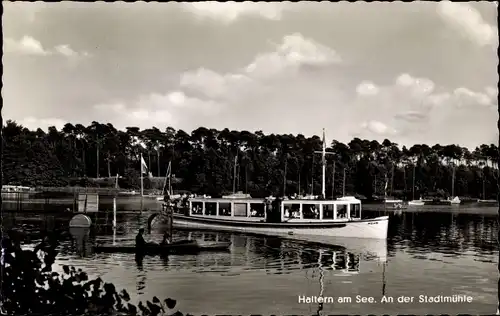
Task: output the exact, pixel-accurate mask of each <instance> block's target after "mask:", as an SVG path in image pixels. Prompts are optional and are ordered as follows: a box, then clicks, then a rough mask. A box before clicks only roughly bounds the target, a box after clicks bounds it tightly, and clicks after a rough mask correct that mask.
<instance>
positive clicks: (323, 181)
mask: <svg viewBox="0 0 500 316" xmlns="http://www.w3.org/2000/svg"><path fill="white" fill-rule="evenodd" d="M315 153H316V154H321V164H322V169H323V170H322V171H323V174H322V178H321V195H322V198H323V199H325V198H326V155H333V154H334V153H332V152H326V136H325V129H324V128H323V148H322V150H321V151H315ZM334 172H335V171H334ZM313 175H314V174H313ZM313 179H314V178H313ZM313 183H314V182H313Z"/></svg>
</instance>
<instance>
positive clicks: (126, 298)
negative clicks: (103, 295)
mask: <svg viewBox="0 0 500 316" xmlns="http://www.w3.org/2000/svg"><path fill="white" fill-rule="evenodd" d="M120 297H121V298H122V299H123V300H124V301H125V302H128V301H130V295H129V294H128V292H127V291H126V290H122V291H121V293H120Z"/></svg>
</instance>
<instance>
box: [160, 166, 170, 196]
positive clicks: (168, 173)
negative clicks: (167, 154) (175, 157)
mask: <svg viewBox="0 0 500 316" xmlns="http://www.w3.org/2000/svg"><path fill="white" fill-rule="evenodd" d="M171 169H172V161H169V162H168V168H167V173H166V174H165V181H164V182H163V190H162V191H163V194H165V188H166V187H167V182H170V181H169V180H170V173H171V172H172V170H171ZM168 193H169V194H170V183H169V186H168Z"/></svg>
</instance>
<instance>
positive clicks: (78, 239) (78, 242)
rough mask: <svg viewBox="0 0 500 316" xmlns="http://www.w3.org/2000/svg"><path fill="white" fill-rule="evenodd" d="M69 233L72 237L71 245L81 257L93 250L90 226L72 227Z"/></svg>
mask: <svg viewBox="0 0 500 316" xmlns="http://www.w3.org/2000/svg"><path fill="white" fill-rule="evenodd" d="M69 233H70V234H71V237H72V239H71V242H72V243H71V244H72V245H71V246H72V248H73V249H74V251H75V253H76V254H78V255H79V256H81V257H87V256H89V255H90V253H91V250H92V245H91V241H90V228H83V227H70V229H69Z"/></svg>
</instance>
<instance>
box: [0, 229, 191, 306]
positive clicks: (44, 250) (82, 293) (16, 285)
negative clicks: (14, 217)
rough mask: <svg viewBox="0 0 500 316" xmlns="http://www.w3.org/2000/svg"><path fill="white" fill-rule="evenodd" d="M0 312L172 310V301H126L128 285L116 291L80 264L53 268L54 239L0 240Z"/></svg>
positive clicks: (154, 299)
mask: <svg viewBox="0 0 500 316" xmlns="http://www.w3.org/2000/svg"><path fill="white" fill-rule="evenodd" d="M2 250H3V251H2V253H3V255H2V263H1V268H2V283H3V285H2V290H1V295H0V301H1V302H2V303H1V304H2V305H1V312H2V314H4V315H65V316H66V315H143V316H145V315H148V316H156V315H176V316H182V313H181V312H179V311H177V312H173V311H172V309H173V308H175V305H176V301H175V300H173V299H170V298H167V299H165V300H164V301H163V302H161V301H160V300H159V299H158V298H157V297H156V296H155V297H154V298H153V300H152V302H150V301H147V302H146V304H143V303H142V302H139V304H138V305H137V306H135V305H133V304H131V303H130V297H129V294H128V293H127V291H126V290H122V291H121V292H118V291H117V290H116V288H115V286H114V285H113V284H112V283H104V282H103V281H102V280H101V279H100V278H97V279H94V280H89V279H88V276H87V274H86V273H85V272H83V271H82V270H81V269H78V270H77V269H75V268H74V267H69V266H63V274H59V273H57V272H54V271H52V265H53V264H54V262H55V258H56V255H57V251H56V244H55V243H54V242H48V241H44V242H41V243H40V244H39V245H37V246H36V247H35V249H34V250H22V249H21V248H20V246H19V243H15V245H12V243H11V242H10V241H9V240H8V239H7V238H6V239H3V240H2Z"/></svg>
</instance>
